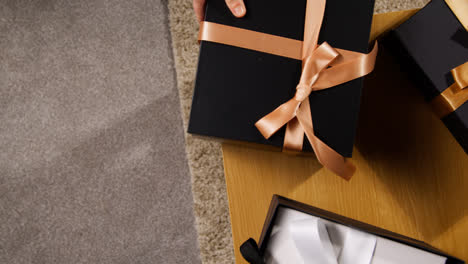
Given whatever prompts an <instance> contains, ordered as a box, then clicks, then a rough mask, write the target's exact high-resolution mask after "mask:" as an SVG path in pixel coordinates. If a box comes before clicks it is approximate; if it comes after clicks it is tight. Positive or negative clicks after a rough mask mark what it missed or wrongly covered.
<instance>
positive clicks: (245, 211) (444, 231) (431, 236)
mask: <svg viewBox="0 0 468 264" xmlns="http://www.w3.org/2000/svg"><path fill="white" fill-rule="evenodd" d="M412 13H414V11H402V12H396V13H387V14H380V15H375V16H374V22H373V28H372V38H375V37H376V36H378V35H380V34H381V33H382V32H384V31H386V30H388V29H389V28H391V27H393V26H394V25H396V24H398V23H400V22H401V21H403V20H404V19H405V18H407V17H409V16H410V15H411V14H412ZM223 155H224V167H225V175H226V184H227V190H228V198H229V207H230V212H231V224H232V232H233V238H234V250H235V255H236V260H237V263H246V262H245V261H244V260H243V259H242V257H241V255H240V252H239V246H240V245H241V244H242V242H244V241H245V240H247V239H248V238H249V237H253V238H254V239H256V240H258V238H259V236H260V232H261V230H262V227H263V223H264V220H265V216H266V213H267V210H268V206H269V204H270V201H271V198H272V196H273V194H279V195H282V196H285V197H288V198H291V199H295V200H298V201H300V202H304V203H307V204H310V205H313V206H316V207H319V208H322V209H325V210H329V211H331V212H335V213H338V214H341V215H344V216H347V217H350V218H354V219H356V220H359V221H362V222H366V223H369V224H372V225H376V226H379V227H382V228H385V229H388V230H390V231H394V232H397V233H400V234H403V235H406V236H409V237H412V238H415V239H419V240H422V241H425V242H427V243H429V244H431V245H433V246H435V247H437V248H440V249H442V250H444V251H446V252H447V253H449V254H452V255H454V256H456V257H459V258H462V259H465V260H468V193H467V191H468V155H466V154H465V153H464V152H463V150H462V148H461V147H460V146H459V145H458V144H457V142H456V141H455V139H454V138H453V137H452V136H451V134H450V133H449V131H448V130H447V129H446V128H445V127H444V125H443V123H442V122H441V121H440V120H438V119H437V118H436V117H435V115H434V114H432V112H431V110H430V107H429V106H428V104H427V103H425V102H424V101H423V98H422V96H421V94H420V93H419V91H418V90H417V87H414V86H413V85H412V84H411V83H410V82H409V81H408V80H407V79H406V77H405V73H402V72H400V68H399V66H398V64H396V63H395V61H394V59H393V58H392V57H391V56H389V55H388V53H387V52H385V50H384V49H382V48H381V52H380V55H379V58H378V61H377V66H376V69H375V72H374V73H373V74H372V75H370V76H369V77H367V78H366V82H365V89H364V92H363V96H362V106H361V112H360V121H359V128H358V132H357V139H356V144H355V149H354V156H353V162H354V163H355V164H356V166H357V168H358V171H357V173H356V174H355V175H354V177H353V178H352V179H351V181H349V182H346V181H345V180H342V179H341V178H339V177H338V176H335V175H333V174H332V173H330V172H328V171H327V170H325V169H324V168H322V166H321V165H320V164H319V163H318V162H317V161H316V160H315V158H314V157H305V156H293V155H288V154H283V153H281V152H279V151H273V150H265V149H261V148H258V147H252V146H245V145H239V144H232V143H224V144H223Z"/></svg>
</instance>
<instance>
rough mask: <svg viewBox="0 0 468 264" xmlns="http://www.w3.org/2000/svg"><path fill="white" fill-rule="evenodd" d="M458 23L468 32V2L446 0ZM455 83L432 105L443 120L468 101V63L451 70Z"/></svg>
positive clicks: (467, 0)
mask: <svg viewBox="0 0 468 264" xmlns="http://www.w3.org/2000/svg"><path fill="white" fill-rule="evenodd" d="M445 2H446V3H447V5H448V6H449V7H450V9H451V10H452V12H453V13H454V14H455V16H456V17H457V18H458V21H460V23H461V24H462V25H463V27H464V28H465V30H467V31H468V0H445ZM451 73H452V76H453V79H454V81H455V82H454V83H453V84H452V85H451V86H450V87H448V88H447V89H445V90H444V91H443V92H442V93H441V94H440V95H438V96H437V97H436V98H434V99H433V100H432V102H431V105H432V107H433V109H434V111H435V112H436V114H437V115H438V116H439V117H440V118H442V117H445V116H447V115H448V114H450V113H452V112H454V111H455V110H457V109H458V108H459V107H460V106H462V105H463V104H464V103H466V102H467V101H468V62H466V63H464V64H462V65H460V66H458V67H456V68H454V69H453V70H451Z"/></svg>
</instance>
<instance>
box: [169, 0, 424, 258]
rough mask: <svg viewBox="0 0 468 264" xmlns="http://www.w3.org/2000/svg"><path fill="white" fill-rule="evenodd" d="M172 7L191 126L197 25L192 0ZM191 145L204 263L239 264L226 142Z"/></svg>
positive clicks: (382, 6) (380, 1)
mask: <svg viewBox="0 0 468 264" xmlns="http://www.w3.org/2000/svg"><path fill="white" fill-rule="evenodd" d="M218 1H223V0H218ZM250 1H255V0H250ZM427 2H428V0H376V4H375V12H376V13H383V12H391V11H397V10H404V9H411V8H419V7H422V6H424V4H426V3H427ZM168 6H169V19H170V28H171V35H172V45H173V49H174V56H175V66H176V72H177V85H178V89H179V98H180V101H181V107H182V118H183V120H184V127H185V130H187V123H188V119H189V113H190V105H191V101H192V93H193V86H194V78H195V71H196V66H197V59H198V45H197V33H198V23H197V21H196V19H195V15H194V13H193V10H192V1H190V0H169V1H168ZM186 144H187V146H186V150H187V156H188V160H189V166H190V170H191V173H192V190H193V199H194V206H195V217H196V226H197V230H198V241H199V244H200V250H201V259H202V262H203V263H234V252H233V245H232V237H231V224H230V218H229V207H228V201H227V195H226V184H225V181H224V170H223V160H222V153H221V145H220V143H219V142H216V141H210V140H207V139H200V138H198V137H193V136H191V135H189V134H186Z"/></svg>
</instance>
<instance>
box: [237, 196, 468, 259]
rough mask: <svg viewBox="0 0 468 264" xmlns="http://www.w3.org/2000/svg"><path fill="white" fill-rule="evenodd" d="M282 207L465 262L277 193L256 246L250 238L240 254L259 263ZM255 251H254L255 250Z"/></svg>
mask: <svg viewBox="0 0 468 264" xmlns="http://www.w3.org/2000/svg"><path fill="white" fill-rule="evenodd" d="M281 207H283V208H290V209H293V210H297V211H299V212H302V213H306V214H309V215H312V216H316V217H319V218H321V219H325V220H328V221H331V222H334V223H337V224H341V225H344V226H347V227H350V228H354V229H357V230H360V231H363V232H367V233H370V234H373V235H376V236H379V237H383V238H386V239H389V240H392V241H395V242H398V243H402V244H405V245H408V246H411V247H414V248H417V249H422V250H424V251H427V252H430V253H433V254H436V255H439V256H442V257H446V258H447V261H446V264H464V263H465V262H464V261H462V260H460V259H457V258H455V257H452V256H450V255H447V254H446V253H444V252H442V251H440V250H438V249H436V248H434V247H432V246H430V245H429V244H427V243H424V242H422V241H418V240H415V239H412V238H409V237H405V236H403V235H400V234H397V233H394V232H390V231H388V230H385V229H381V228H379V227H376V226H372V225H369V224H366V223H363V222H359V221H356V220H353V219H350V218H347V217H344V216H341V215H338V214H335V213H332V212H329V211H325V210H322V209H319V208H317V207H313V206H310V205H307V204H303V203H300V202H297V201H294V200H290V199H287V198H284V197H282V196H279V195H274V196H273V199H272V201H271V204H270V208H269V210H268V213H267V216H266V219H265V224H264V225H263V230H262V233H261V235H260V240H259V244H258V248H256V245H255V248H254V247H253V246H252V244H255V243H254V242H253V241H252V240H251V239H250V240H249V241H247V242H246V243H244V244H243V245H242V246H241V253H242V255H243V256H244V257H245V258H246V259H247V260H248V261H250V262H251V263H261V262H259V261H256V260H259V259H260V258H262V257H261V256H263V255H264V253H265V250H266V248H267V245H268V239H269V238H270V235H271V232H272V229H273V223H274V222H275V217H276V216H277V213H278V210H279V209H280V208H281ZM255 251H256V252H255Z"/></svg>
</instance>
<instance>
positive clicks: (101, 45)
mask: <svg viewBox="0 0 468 264" xmlns="http://www.w3.org/2000/svg"><path fill="white" fill-rule="evenodd" d="M175 83H176V82H175V72H174V68H173V60H172V49H171V46H170V37H169V30H168V20H167V2H165V1H159V0H94V1H86V0H85V1H58V0H56V1H55V0H41V1H23V0H11V1H8V0H0V124H1V125H0V150H1V151H0V234H1V236H0V263H187V264H188V263H200V259H199V249H198V245H197V234H196V229H195V224H194V223H195V221H194V217H193V204H192V193H191V180H190V175H189V168H188V166H187V160H186V154H185V144H184V140H183V139H184V136H183V126H182V120H181V117H180V107H179V99H178V95H177V89H176V84H175Z"/></svg>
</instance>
